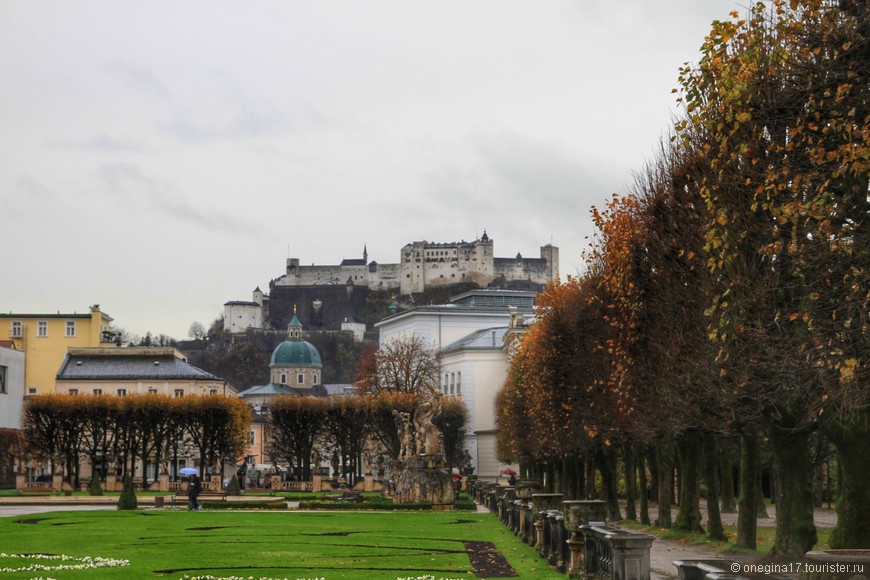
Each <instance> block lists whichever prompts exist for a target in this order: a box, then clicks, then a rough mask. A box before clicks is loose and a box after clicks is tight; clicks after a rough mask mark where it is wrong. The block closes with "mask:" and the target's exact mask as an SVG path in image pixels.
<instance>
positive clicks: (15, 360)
mask: <svg viewBox="0 0 870 580" xmlns="http://www.w3.org/2000/svg"><path fill="white" fill-rule="evenodd" d="M23 407H24V352H23V351H20V350H15V349H14V348H9V347H6V346H0V429H21V411H22V409H23Z"/></svg>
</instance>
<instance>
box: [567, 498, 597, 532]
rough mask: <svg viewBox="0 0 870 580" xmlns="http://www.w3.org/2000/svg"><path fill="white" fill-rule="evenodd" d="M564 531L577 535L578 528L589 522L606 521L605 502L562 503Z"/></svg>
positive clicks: (573, 500) (575, 501)
mask: <svg viewBox="0 0 870 580" xmlns="http://www.w3.org/2000/svg"><path fill="white" fill-rule="evenodd" d="M562 513H564V514H565V529H566V530H568V531H569V532H573V533H579V532H580V526H582V525H584V524H588V523H589V522H604V521H607V502H605V501H603V500H600V499H569V500H567V501H563V502H562Z"/></svg>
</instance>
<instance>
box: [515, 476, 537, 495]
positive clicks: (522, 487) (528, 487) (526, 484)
mask: <svg viewBox="0 0 870 580" xmlns="http://www.w3.org/2000/svg"><path fill="white" fill-rule="evenodd" d="M514 487H516V489H517V498H519V499H532V494H535V493H538V492H539V491H541V480H540V479H521V480H520V481H519V482H518V483H517V484H516V485H515V486H514Z"/></svg>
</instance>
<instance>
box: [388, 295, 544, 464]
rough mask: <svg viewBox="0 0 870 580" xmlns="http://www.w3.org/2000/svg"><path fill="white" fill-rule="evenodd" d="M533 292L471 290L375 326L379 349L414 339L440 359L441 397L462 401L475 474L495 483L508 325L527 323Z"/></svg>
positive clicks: (402, 313) (398, 315) (397, 315)
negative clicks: (497, 400)
mask: <svg viewBox="0 0 870 580" xmlns="http://www.w3.org/2000/svg"><path fill="white" fill-rule="evenodd" d="M534 299H535V294H534V292H519V291H509V290H474V291H471V292H466V293H464V294H461V295H459V296H456V297H454V298H453V299H452V301H451V303H450V304H444V305H435V306H423V307H419V308H415V309H412V310H409V311H406V312H401V313H398V314H396V315H393V316H390V317H388V318H386V319H384V320H382V321H381V322H379V323H377V324H376V325H375V326H376V327H377V328H378V330H379V332H380V344H381V345H384V344H387V343H388V342H389V341H391V340H396V339H401V338H403V337H410V336H414V337H417V338H419V339H422V341H423V343H424V344H425V345H426V346H429V347H431V348H434V349H435V350H437V351H438V352H439V354H440V356H441V371H440V383H441V392H442V393H443V394H444V395H446V396H455V397H461V398H462V401H463V402H464V403H465V406H466V408H467V410H468V424H467V425H466V436H465V447H466V448H467V449H468V451H469V453H470V455H471V459H472V467H474V468H475V472H474V473H475V474H476V475H478V476H479V477H481V478H483V479H487V480H492V481H495V480H496V479H498V478H499V475H500V471H501V470H502V469H504V468H505V467H511V468H512V469H514V470H517V467H516V466H510V465H505V464H502V463H500V462H499V461H498V458H497V456H496V447H495V443H496V434H497V433H496V424H495V398H496V395H497V394H498V392H499V391H500V390H501V388H502V386H503V385H504V381H505V379H506V377H507V370H508V351H507V349H506V348H505V337H506V336H508V335H509V334H510V329H511V325H512V321H513V322H515V321H516V320H517V319H519V318H522V317H531V316H532V312H533V308H534Z"/></svg>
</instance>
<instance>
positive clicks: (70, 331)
mask: <svg viewBox="0 0 870 580" xmlns="http://www.w3.org/2000/svg"><path fill="white" fill-rule="evenodd" d="M65 328H66V330H65V332H64V336H65V337H67V338H75V336H76V321H75V320H67V321H66V327H65ZM9 335H10V336H11V337H12V338H21V337H23V336H24V326H23V325H22V323H21V321H20V320H13V321H12V330H11V332H10V333H9ZM36 336H38V337H41V338H45V337H47V336H48V321H47V320H38V321H37V322H36Z"/></svg>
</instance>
